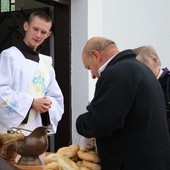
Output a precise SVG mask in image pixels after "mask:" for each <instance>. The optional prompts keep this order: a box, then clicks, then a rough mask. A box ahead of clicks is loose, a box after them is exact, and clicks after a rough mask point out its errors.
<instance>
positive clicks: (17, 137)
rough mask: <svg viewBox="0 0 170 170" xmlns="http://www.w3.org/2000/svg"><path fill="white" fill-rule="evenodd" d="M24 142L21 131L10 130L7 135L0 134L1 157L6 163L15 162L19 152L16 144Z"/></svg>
mask: <svg viewBox="0 0 170 170" xmlns="http://www.w3.org/2000/svg"><path fill="white" fill-rule="evenodd" d="M22 140H24V135H23V133H22V132H21V131H20V132H19V131H13V130H9V131H8V132H7V133H0V157H1V158H2V159H4V160H6V161H11V162H12V161H15V158H16V156H17V150H16V147H15V144H16V143H18V142H19V141H22Z"/></svg>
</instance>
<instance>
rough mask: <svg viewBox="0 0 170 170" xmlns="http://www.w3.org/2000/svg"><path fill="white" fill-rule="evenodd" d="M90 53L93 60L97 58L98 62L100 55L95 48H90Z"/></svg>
mask: <svg viewBox="0 0 170 170" xmlns="http://www.w3.org/2000/svg"><path fill="white" fill-rule="evenodd" d="M91 54H92V57H93V58H94V59H95V60H97V61H98V62H100V60H101V56H100V53H99V52H98V51H97V50H92V52H91Z"/></svg>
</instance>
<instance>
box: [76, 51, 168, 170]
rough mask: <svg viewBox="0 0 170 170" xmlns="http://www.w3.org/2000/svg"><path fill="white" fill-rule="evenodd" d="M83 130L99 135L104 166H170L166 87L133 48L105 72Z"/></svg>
mask: <svg viewBox="0 0 170 170" xmlns="http://www.w3.org/2000/svg"><path fill="white" fill-rule="evenodd" d="M87 111H88V112H86V113H84V114H82V115H80V116H79V117H78V118H77V121H76V128H77V131H78V133H79V134H81V135H82V136H84V137H88V138H90V137H95V138H96V144H97V150H98V153H99V156H100V159H101V166H102V170H170V137H169V134H168V126H167V118H166V109H165V102H164V97H163V92H162V89H161V86H160V84H159V82H158V81H157V79H156V78H155V76H154V74H153V73H152V72H151V70H150V69H149V68H148V67H147V66H145V65H144V64H142V63H141V62H139V61H137V60H136V59H135V54H134V53H133V51H132V50H125V51H122V52H120V53H119V54H118V55H116V56H115V57H114V58H113V59H112V60H111V61H110V62H109V64H108V65H107V67H106V68H105V70H104V71H103V72H102V73H101V76H100V77H99V79H98V81H97V83H96V89H95V95H94V98H93V100H92V101H91V103H90V104H89V105H88V106H87Z"/></svg>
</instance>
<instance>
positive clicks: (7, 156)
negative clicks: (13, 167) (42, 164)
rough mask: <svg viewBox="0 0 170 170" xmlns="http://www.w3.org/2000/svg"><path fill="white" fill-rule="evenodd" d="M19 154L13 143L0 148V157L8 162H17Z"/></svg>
mask: <svg viewBox="0 0 170 170" xmlns="http://www.w3.org/2000/svg"><path fill="white" fill-rule="evenodd" d="M16 156H17V152H16V149H15V147H14V146H13V145H9V146H7V147H5V148H3V147H1V148H0V157H1V158H2V159H4V160H6V161H8V162H15V158H16Z"/></svg>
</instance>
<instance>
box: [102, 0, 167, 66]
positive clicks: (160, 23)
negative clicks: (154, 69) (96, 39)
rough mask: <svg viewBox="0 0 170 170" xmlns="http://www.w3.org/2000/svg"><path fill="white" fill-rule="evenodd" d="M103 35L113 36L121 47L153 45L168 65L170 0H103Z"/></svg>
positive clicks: (163, 61)
mask: <svg viewBox="0 0 170 170" xmlns="http://www.w3.org/2000/svg"><path fill="white" fill-rule="evenodd" d="M102 7H103V11H102V12H103V13H102V21H103V23H102V27H103V35H104V36H107V37H109V38H111V39H113V40H114V41H115V42H116V43H117V45H118V46H119V47H120V49H121V50H123V49H126V48H135V47H137V46H141V45H152V46H153V47H154V48H155V49H156V51H157V52H158V54H159V56H160V59H161V61H162V66H166V65H169V68H170V59H169V56H170V54H169V45H170V42H169V39H170V10H169V9H170V1H169V0H157V1H155V0H149V1H148V0H142V1H139V0H121V1H120V0H112V1H110V0H103V4H102Z"/></svg>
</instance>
